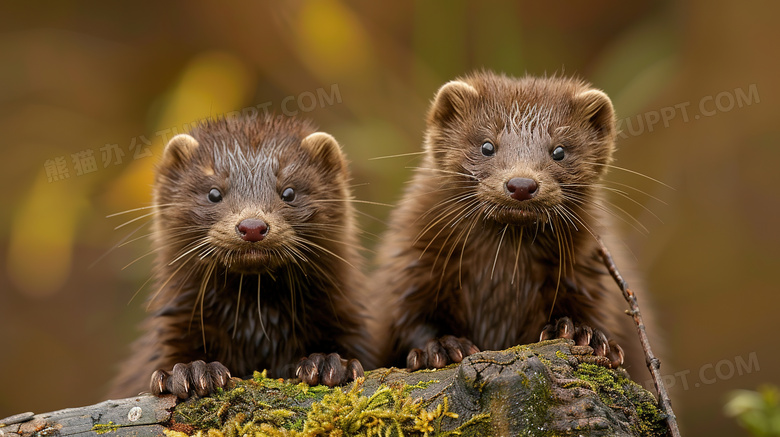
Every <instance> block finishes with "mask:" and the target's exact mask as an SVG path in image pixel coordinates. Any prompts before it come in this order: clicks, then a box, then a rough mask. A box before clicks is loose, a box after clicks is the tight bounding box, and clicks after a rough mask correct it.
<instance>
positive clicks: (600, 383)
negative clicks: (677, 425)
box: [574, 363, 666, 436]
mask: <svg viewBox="0 0 780 437" xmlns="http://www.w3.org/2000/svg"><path fill="white" fill-rule="evenodd" d="M574 375H575V376H576V377H577V378H578V379H579V380H580V381H583V382H584V383H585V384H587V386H588V387H589V388H590V389H591V390H593V391H594V392H596V393H597V394H598V396H599V399H601V401H602V402H603V403H604V404H606V405H608V406H609V407H611V408H613V409H615V410H617V411H621V412H623V413H624V414H627V412H631V411H636V414H633V413H631V416H633V417H629V420H630V421H631V423H632V427H633V428H634V431H635V432H637V433H639V434H640V435H642V436H664V435H666V422H665V418H664V417H665V416H664V414H663V413H662V412H661V411H660V410H659V409H658V406H657V403H656V400H655V398H654V397H653V395H652V394H650V393H649V392H648V391H647V390H645V389H643V388H642V387H640V386H639V385H637V384H636V383H635V382H633V381H631V380H630V379H628V378H626V377H625V376H624V375H623V374H620V373H618V372H615V371H611V370H609V369H606V368H604V367H602V366H598V365H595V364H588V363H582V364H580V365H579V366H578V367H577V369H576V370H575V372H574Z"/></svg>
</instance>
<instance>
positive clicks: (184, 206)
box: [155, 116, 351, 273]
mask: <svg viewBox="0 0 780 437" xmlns="http://www.w3.org/2000/svg"><path fill="white" fill-rule="evenodd" d="M347 179H348V173H347V166H346V163H345V160H344V156H343V155H342V152H341V149H340V147H339V145H338V143H337V142H336V140H334V139H333V137H331V136H330V135H328V134H326V133H322V132H316V131H315V128H314V127H313V126H312V125H311V124H309V123H307V122H303V121H299V120H296V119H293V118H289V117H280V116H278V117H271V116H265V117H255V118H241V119H221V120H216V121H208V122H204V123H202V124H200V125H199V126H198V127H196V128H195V129H193V130H192V132H190V134H189V135H187V134H182V135H177V136H175V137H174V138H173V139H171V140H170V142H169V143H168V144H167V146H166V147H165V151H164V152H163V158H162V162H161V164H160V166H159V168H158V170H157V175H156V181H155V205H156V208H157V210H158V214H157V218H156V220H157V222H156V223H155V225H156V229H155V230H156V238H157V241H158V245H161V250H162V251H163V254H164V256H166V257H169V258H171V259H170V260H167V261H166V260H165V259H163V260H162V261H163V262H169V263H171V264H176V263H184V264H188V263H191V262H194V263H200V264H202V265H211V266H212V268H216V267H218V266H221V268H227V269H228V270H229V271H233V272H238V273H263V272H272V271H273V270H274V269H277V268H279V267H280V266H283V265H291V264H295V265H299V266H305V265H307V264H308V260H309V259H311V258H313V257H314V258H317V259H318V262H320V258H322V257H329V256H335V255H336V254H337V253H338V252H340V250H339V249H337V248H334V247H333V244H332V243H330V242H329V241H331V242H332V241H337V240H339V239H340V235H341V233H342V232H341V230H343V229H345V228H346V229H349V226H351V222H349V221H350V220H351V214H350V213H349V211H350V207H349V204H348V195H349V194H348V188H347ZM328 248H329V249H328Z"/></svg>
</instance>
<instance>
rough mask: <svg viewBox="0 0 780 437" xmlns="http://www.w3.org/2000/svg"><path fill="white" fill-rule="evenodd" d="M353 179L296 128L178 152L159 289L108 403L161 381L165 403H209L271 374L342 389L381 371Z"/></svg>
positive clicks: (163, 205)
mask: <svg viewBox="0 0 780 437" xmlns="http://www.w3.org/2000/svg"><path fill="white" fill-rule="evenodd" d="M349 177H350V176H349V171H348V168H347V163H346V161H345V157H344V155H343V153H342V151H341V148H340V146H339V144H338V143H337V142H336V140H334V139H333V137H332V136H330V135H328V134H326V133H322V132H317V131H316V129H315V127H314V126H313V125H312V124H311V123H310V122H307V121H302V120H298V119H295V118H290V117H281V116H271V115H265V116H260V117H245V118H231V119H220V120H215V121H207V122H204V123H201V124H200V125H199V126H197V127H196V128H194V129H193V130H192V132H190V134H189V135H186V134H182V135H177V136H175V137H174V138H173V139H171V140H170V142H169V143H168V145H167V146H166V147H165V151H164V152H163V157H162V161H161V163H160V165H159V166H158V168H157V172H156V177H155V183H154V217H153V237H152V238H153V249H154V251H156V252H157V254H156V256H157V261H156V262H157V265H156V271H155V279H156V290H154V293H153V296H152V297H151V300H150V303H149V315H148V317H147V320H146V322H145V324H144V330H145V333H144V334H143V336H142V337H141V338H140V339H139V340H137V341H136V343H135V344H134V348H133V354H132V356H131V357H130V359H128V360H127V361H126V362H124V363H123V366H122V370H121V373H120V375H119V377H118V378H117V379H116V381H115V384H114V388H113V391H112V393H111V394H112V395H113V396H130V395H135V394H137V393H139V392H141V391H145V390H149V387H150V383H149V381H150V377H152V382H151V390H152V392H153V393H155V394H160V393H174V394H176V395H178V396H179V397H182V398H184V397H187V396H189V395H191V394H193V393H197V394H199V395H203V394H206V393H209V392H212V391H213V390H214V389H216V388H217V387H222V386H224V385H225V384H226V382H227V380H228V379H229V378H230V375H231V374H232V375H236V376H247V375H251V373H252V372H253V371H254V370H262V369H267V370H268V371H269V374H270V375H272V376H274V377H292V376H294V375H296V374H297V376H299V377H300V378H301V379H302V380H303V381H305V382H307V383H309V384H316V383H318V382H320V383H323V384H327V385H330V386H333V385H336V384H341V383H344V382H346V381H348V380H351V379H354V378H355V377H357V376H361V375H362V373H363V368H362V366H361V363H362V364H365V365H374V361H375V358H374V356H373V353H372V352H371V351H370V350H369V349H368V348H367V347H366V345H367V342H366V339H367V338H366V337H367V335H366V334H365V329H364V327H363V326H364V320H363V317H364V315H365V309H364V308H363V307H362V306H361V304H360V299H359V298H358V297H357V287H358V286H359V285H360V284H362V283H363V279H362V278H361V273H360V267H361V262H360V256H359V253H358V251H357V238H356V230H355V223H354V218H353V208H352V205H351V203H350V196H351V194H350V190H349V187H348V180H349ZM313 352H316V353H314V354H312V353H313ZM321 353H330V354H329V355H323V354H321ZM307 354H312V355H310V356H308V357H307V358H304V359H302V360H301V361H300V362H298V363H297V364H296V360H298V359H299V358H301V357H306V356H307ZM339 354H340V355H339ZM342 355H343V356H344V357H345V358H349V361H347V360H346V359H343V358H342V357H341V356H342ZM208 361H213V362H212V363H209V364H206V362H208ZM174 365H175V367H174ZM158 369H159V370H158ZM153 373H154V375H153Z"/></svg>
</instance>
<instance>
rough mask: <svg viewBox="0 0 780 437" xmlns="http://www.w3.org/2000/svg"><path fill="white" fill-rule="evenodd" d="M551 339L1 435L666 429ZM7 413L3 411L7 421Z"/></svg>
mask: <svg viewBox="0 0 780 437" xmlns="http://www.w3.org/2000/svg"><path fill="white" fill-rule="evenodd" d="M571 346H572V343H571V342H570V341H568V340H553V341H547V342H541V343H536V344H532V345H526V346H518V347H514V348H511V349H508V350H505V351H486V352H480V353H477V354H474V355H472V356H469V357H467V358H466V359H465V360H464V361H463V362H462V363H461V364H460V365H452V366H449V367H447V368H444V369H441V370H436V371H425V370H423V371H417V372H413V373H409V372H406V371H405V370H399V369H395V368H391V369H377V370H374V371H371V372H368V373H367V375H366V377H365V380H361V381H358V383H355V384H350V385H348V386H346V387H342V388H335V389H328V388H327V387H323V386H317V387H307V386H305V385H304V384H297V383H296V382H295V381H290V382H287V381H283V380H277V379H270V378H266V377H265V375H264V374H260V373H257V374H255V376H254V378H252V379H250V380H246V381H238V382H236V383H235V387H233V388H231V389H230V390H226V391H221V392H220V393H217V394H215V395H214V396H210V397H206V398H200V399H190V400H188V401H186V402H180V403H178V405H176V400H175V399H174V398H173V397H171V396H167V397H161V398H155V397H152V396H141V397H137V398H130V399H124V400H120V401H106V402H103V403H100V404H97V405H93V406H91V407H85V408H76V409H68V410H62V411H58V412H54V413H48V414H40V415H30V414H28V415H19V416H18V417H15V418H14V417H12V418H8V419H3V420H0V436H4V435H5V436H10V435H14V437H15V436H16V435H23V436H71V435H78V436H80V435H95V434H110V435H117V436H129V435H133V436H147V435H148V436H158V435H166V436H167V437H184V436H185V435H196V434H200V435H201V436H203V437H206V436H208V437H233V436H239V437H240V436H298V435H307V436H315V435H333V436H347V435H382V436H385V435H396V436H401V435H404V436H410V435H421V436H422V435H425V436H435V435H496V436H570V435H571V436H579V435H586V436H663V435H666V428H665V421H664V419H663V416H662V415H661V414H660V412H659V410H658V407H657V404H656V401H655V398H654V397H653V395H651V394H650V393H649V392H647V391H645V390H644V389H643V388H641V387H640V386H638V385H637V384H635V383H633V382H631V381H630V380H628V379H627V378H626V375H625V373H624V372H622V371H612V370H607V369H605V368H603V367H600V366H597V365H593V364H587V363H581V360H579V359H578V358H577V357H575V356H574V355H572V352H571V349H572V347H571ZM9 419H10V420H9Z"/></svg>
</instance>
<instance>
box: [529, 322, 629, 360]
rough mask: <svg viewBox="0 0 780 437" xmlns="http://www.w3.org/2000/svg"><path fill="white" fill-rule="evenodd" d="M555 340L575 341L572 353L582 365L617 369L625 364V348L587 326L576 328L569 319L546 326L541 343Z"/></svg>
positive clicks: (540, 339)
mask: <svg viewBox="0 0 780 437" xmlns="http://www.w3.org/2000/svg"><path fill="white" fill-rule="evenodd" d="M554 338H568V339H570V340H574V346H572V348H571V351H572V354H573V355H574V356H575V357H576V358H577V360H579V361H580V362H581V363H582V362H586V363H591V364H598V365H600V366H604V367H607V368H610V369H616V368H617V367H618V366H620V365H621V364H623V348H621V347H620V345H618V344H617V343H616V342H615V341H614V340H608V339H607V336H606V335H604V333H603V332H601V331H599V330H598V329H593V328H591V327H590V326H587V325H576V326H575V325H574V323H572V321H571V319H569V318H568V317H563V318H560V319H558V320H557V321H556V322H555V323H551V324H548V325H546V326H545V327H544V328H543V329H542V334H541V336H540V337H539V341H542V340H551V339H554Z"/></svg>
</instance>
